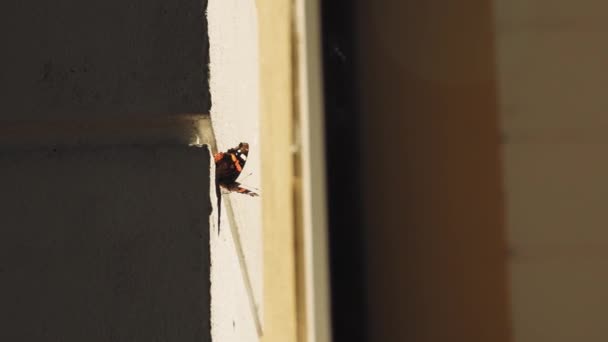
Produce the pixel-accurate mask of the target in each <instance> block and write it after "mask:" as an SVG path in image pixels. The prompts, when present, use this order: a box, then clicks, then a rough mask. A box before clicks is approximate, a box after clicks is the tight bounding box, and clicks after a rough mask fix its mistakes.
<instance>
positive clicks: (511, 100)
mask: <svg viewBox="0 0 608 342" xmlns="http://www.w3.org/2000/svg"><path fill="white" fill-rule="evenodd" d="M495 4H496V18H497V20H496V38H497V39H496V41H497V49H498V50H497V51H498V72H499V79H500V86H499V89H500V92H499V95H500V96H499V98H500V113H501V121H502V130H503V136H504V138H505V144H504V155H505V171H506V172H505V184H506V195H507V209H508V228H509V229H508V231H509V243H510V249H511V251H512V258H511V262H510V270H511V288H512V305H513V328H514V337H515V339H514V340H515V341H516V342H527V341H556V342H559V341H606V339H608V328H607V326H606V324H605V322H604V321H605V317H606V316H607V315H608V300H607V299H606V296H605V295H604V293H605V291H606V288H608V276H607V275H606V272H605V268H606V265H607V264H608V262H607V258H606V256H607V254H606V253H607V252H606V251H607V250H608V248H607V247H608V243H607V241H608V233H607V232H606V226H607V223H608V218H607V217H606V214H605V213H606V208H605V206H606V198H607V194H608V186H607V185H606V182H605V180H604V179H605V177H606V174H607V171H608V158H607V157H606V138H605V136H606V128H607V127H608V116H606V109H607V108H608V97H607V96H606V94H605V88H606V84H607V82H608V71H607V70H608V69H607V68H606V60H608V46H607V45H606V44H605V40H606V32H607V31H608V23H606V20H605V13H606V10H608V5H607V4H606V3H605V2H601V1H590V0H587V1H577V2H574V1H543V0H534V1H523V0H518V1H508V0H496V1H495Z"/></svg>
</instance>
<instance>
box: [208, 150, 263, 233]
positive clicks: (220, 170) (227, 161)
mask: <svg viewBox="0 0 608 342" xmlns="http://www.w3.org/2000/svg"><path fill="white" fill-rule="evenodd" d="M248 155H249V144H248V143H245V142H242V143H240V144H239V145H238V146H237V147H234V148H230V149H228V151H226V152H219V153H216V154H215V155H213V159H214V161H215V183H216V187H215V189H216V194H217V207H218V224H217V226H218V232H219V227H220V216H221V212H220V210H221V204H222V189H224V190H227V191H228V192H236V193H240V194H244V195H249V196H252V197H256V196H259V194H258V193H256V192H254V191H252V190H249V189H246V188H244V187H243V186H242V184H241V183H239V182H237V181H236V180H237V178H239V176H240V175H241V173H242V172H243V168H244V167H245V163H246V162H247V157H248Z"/></svg>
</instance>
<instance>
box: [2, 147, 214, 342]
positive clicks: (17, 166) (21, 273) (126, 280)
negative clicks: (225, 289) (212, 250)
mask: <svg viewBox="0 0 608 342" xmlns="http://www.w3.org/2000/svg"><path fill="white" fill-rule="evenodd" d="M209 160H210V155H209V151H208V150H207V148H192V147H129V146H119V147H107V148H85V147H81V148H78V149H70V148H65V149H51V148H49V149H44V150H32V151H23V150H20V151H0V341H74V342H76V341H77V342H82V341H88V342H94V341H104V342H105V341H125V342H127V341H128V342H135V341H142V342H143V341H145V342H149V341H180V342H185V341H193V342H194V341H196V342H200V341H209V340H210V336H209V334H210V327H209V311H210V307H209V303H210V298H209V296H210V294H209V291H210V289H209V286H210V284H209V282H210V280H209V279H210V278H209V214H210V212H211V204H210V200H209Z"/></svg>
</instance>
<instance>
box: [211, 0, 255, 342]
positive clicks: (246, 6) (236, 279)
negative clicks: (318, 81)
mask: <svg viewBox="0 0 608 342" xmlns="http://www.w3.org/2000/svg"><path fill="white" fill-rule="evenodd" d="M255 5H256V4H255V1H254V0H246V1H238V0H211V1H209V5H208V11H207V16H208V21H209V43H210V81H209V83H210V89H211V99H212V108H211V121H212V125H213V129H214V133H215V138H216V142H217V147H218V149H219V150H220V151H225V150H226V149H228V148H231V147H234V146H237V145H238V144H239V143H240V142H248V143H249V145H250V152H249V153H250V154H249V157H248V158H247V163H246V165H245V168H244V171H243V174H242V177H241V179H243V178H244V177H247V178H245V179H244V180H243V181H242V182H243V183H244V184H245V185H248V186H250V187H259V184H260V176H261V174H262V168H261V164H260V144H259V94H258V92H259V86H258V82H259V80H258V77H259V75H258V68H259V59H258V37H257V13H256V6H255ZM250 173H251V175H250V176H248V175H249V174H250ZM261 190H262V196H264V194H263V189H261ZM222 206H223V208H222V220H221V221H222V222H221V231H220V233H219V234H217V227H213V229H212V230H213V232H212V234H211V263H212V268H211V278H212V285H211V294H212V303H211V306H212V336H213V338H214V340H215V341H222V342H229V341H235V342H249V341H258V340H259V336H260V334H261V333H262V331H263V325H262V321H263V320H262V317H261V313H262V307H261V304H262V275H263V273H262V254H261V253H262V238H261V237H262V235H261V234H262V232H261V199H260V197H256V198H254V197H249V196H244V195H241V194H224V195H223V198H222ZM214 214H217V211H215V212H214ZM214 224H215V223H214Z"/></svg>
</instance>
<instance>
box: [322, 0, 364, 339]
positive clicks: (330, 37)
mask: <svg viewBox="0 0 608 342" xmlns="http://www.w3.org/2000/svg"><path fill="white" fill-rule="evenodd" d="M321 10H322V14H321V15H322V35H323V36H322V40H323V56H322V57H323V73H324V89H323V90H324V97H325V125H326V131H325V139H326V144H327V145H326V155H327V181H328V203H329V204H328V206H329V208H328V209H329V210H328V212H329V243H330V270H331V298H332V303H331V304H332V321H333V327H332V328H333V338H334V341H364V340H365V337H366V334H367V329H366V312H367V310H366V289H365V273H366V272H365V263H364V260H365V253H364V248H363V246H364V244H363V242H364V241H363V224H362V215H361V209H362V205H361V198H360V193H361V186H360V167H359V166H360V147H359V146H360V137H359V122H360V120H359V119H360V113H359V110H358V108H357V105H356V98H357V97H356V90H355V89H356V87H355V82H356V74H355V65H356V64H355V60H354V56H355V54H354V48H355V41H356V37H355V34H354V32H355V30H354V28H355V27H354V23H355V21H354V8H353V6H352V3H351V2H350V1H348V0H325V1H321Z"/></svg>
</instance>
